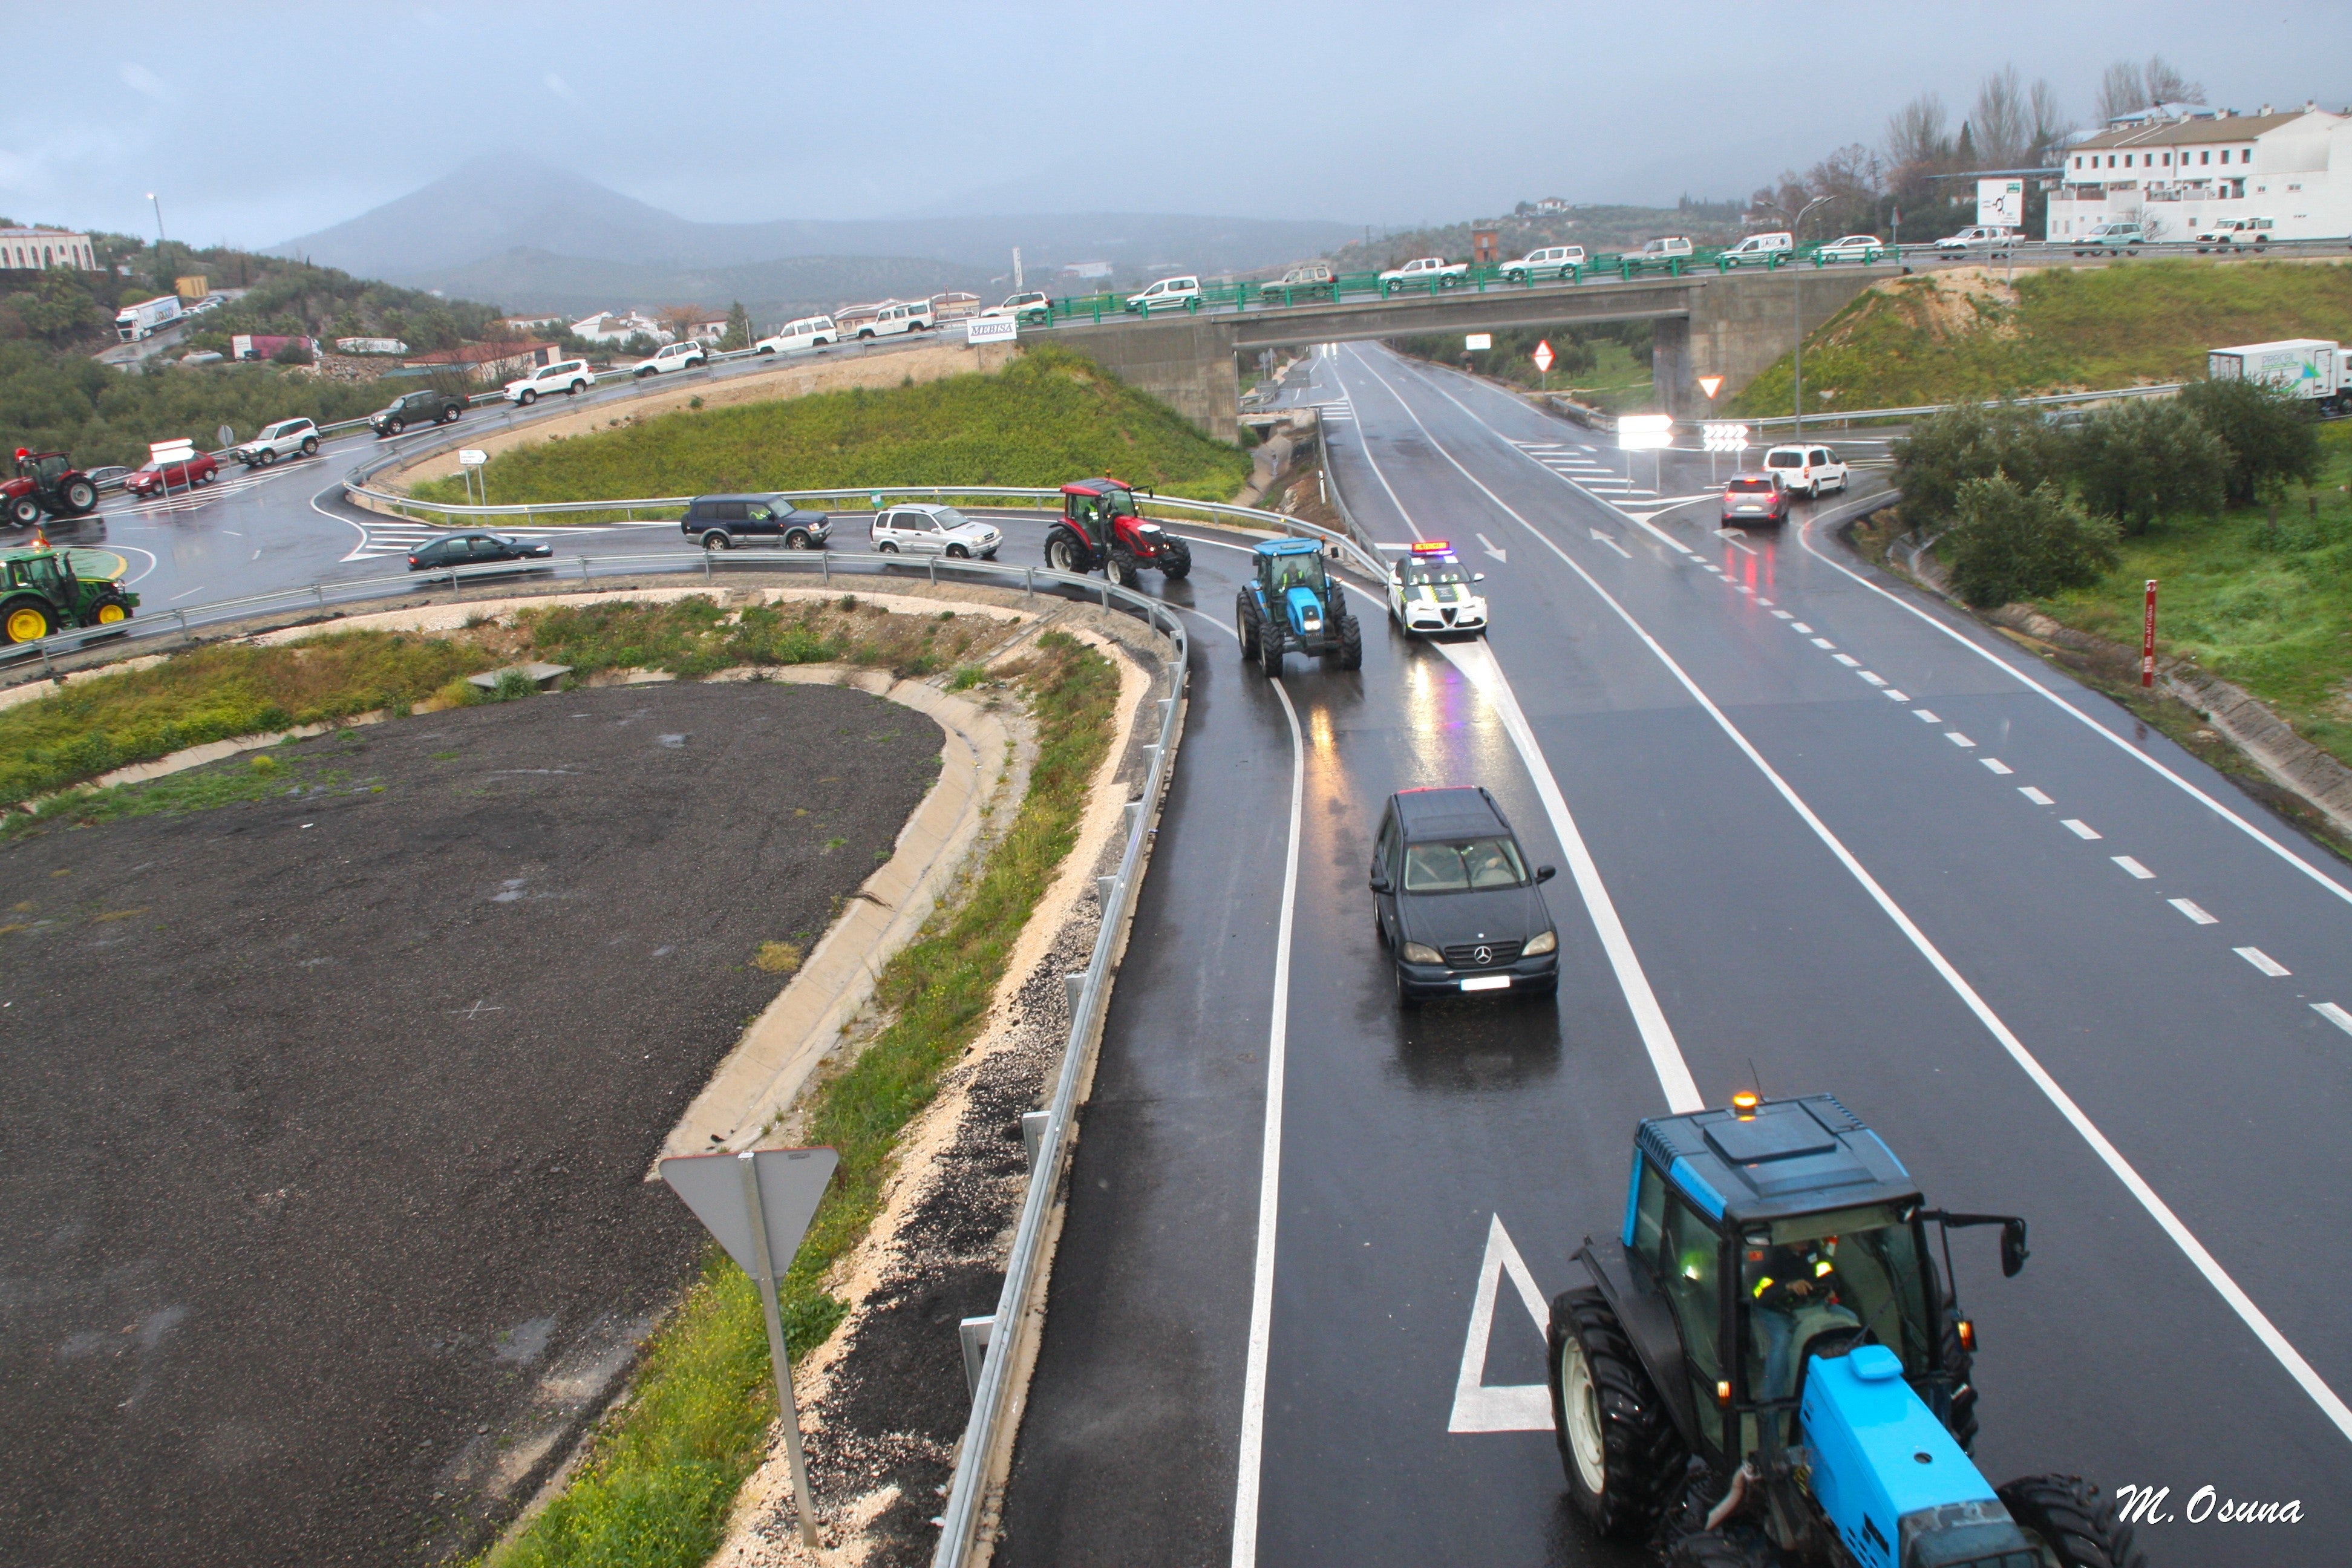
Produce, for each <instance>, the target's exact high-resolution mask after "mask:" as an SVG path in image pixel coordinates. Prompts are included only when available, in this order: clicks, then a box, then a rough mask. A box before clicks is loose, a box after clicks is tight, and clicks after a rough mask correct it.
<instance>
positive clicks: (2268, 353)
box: [2205, 338, 2347, 414]
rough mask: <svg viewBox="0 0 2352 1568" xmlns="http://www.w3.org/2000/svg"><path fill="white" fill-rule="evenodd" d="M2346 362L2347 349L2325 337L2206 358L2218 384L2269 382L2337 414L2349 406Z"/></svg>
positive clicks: (2286, 340) (2214, 353)
mask: <svg viewBox="0 0 2352 1568" xmlns="http://www.w3.org/2000/svg"><path fill="white" fill-rule="evenodd" d="M2346 359H2347V355H2346V354H2345V352H2344V350H2343V349H2342V348H2341V347H2339V346H2338V345H2337V344H2336V343H2334V342H2330V341H2328V340H2327V339H2326V338H2282V339H2281V340H2280V341H2278V342H2274V343H2247V344H2244V345H2242V347H2239V348H2233V349H2213V350H2211V351H2210V352H2209V353H2207V354H2206V355H2205V374H2207V375H2209V376H2210V377H2211V378H2212V379H2214V380H2215V381H2266V382H2269V383H2270V384H2272V385H2273V386H2275V387H2277V388H2279V389H2280V390H2281V391H2283V392H2286V393H2288V394H2290V395H2294V396H2296V397H2307V398H2310V399H2311V400H2312V401H2313V402H2315V403H2316V404H2318V405H2319V406H2320V409H2321V410H2322V412H2324V413H2327V414H2338V413H2342V412H2343V411H2344V409H2345V405H2346V402H2345V400H2346V393H2345V380H2346V370H2345V364H2346Z"/></svg>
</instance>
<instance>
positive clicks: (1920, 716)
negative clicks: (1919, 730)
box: [1911, 708, 1943, 724]
mask: <svg viewBox="0 0 2352 1568" xmlns="http://www.w3.org/2000/svg"><path fill="white" fill-rule="evenodd" d="M1911 717H1913V718H1914V719H1916V720H1918V721H1919V722H1921V723H1922V724H1940V723H1942V722H1943V721H1942V720H1941V719H1938V718H1937V717H1936V715H1935V712H1934V710H1931V709H1927V708H1914V709H1913V710H1911Z"/></svg>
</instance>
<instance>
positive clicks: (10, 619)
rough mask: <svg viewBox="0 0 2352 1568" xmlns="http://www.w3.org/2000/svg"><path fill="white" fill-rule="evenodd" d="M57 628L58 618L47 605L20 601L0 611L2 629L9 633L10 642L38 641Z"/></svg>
mask: <svg viewBox="0 0 2352 1568" xmlns="http://www.w3.org/2000/svg"><path fill="white" fill-rule="evenodd" d="M57 629H58V623H57V618H56V617H55V616H51V615H50V614H49V610H48V606H47V605H36V604H32V603H29V602H20V603H17V604H14V605H9V606H8V608H7V609H6V610H5V612H0V631H5V632H6V633H7V635H8V640H9V641H10V642H38V641H40V640H41V639H42V638H43V637H48V636H50V635H51V634H53V633H54V632H56V630H57Z"/></svg>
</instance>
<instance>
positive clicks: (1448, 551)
mask: <svg viewBox="0 0 2352 1568" xmlns="http://www.w3.org/2000/svg"><path fill="white" fill-rule="evenodd" d="M1484 581H1486V574H1485V573H1484V572H1467V571H1465V570H1463V566H1462V558H1461V557H1460V556H1458V555H1456V554H1454V546H1453V545H1451V544H1449V543H1447V542H1445V541H1444V540H1442V539H1424V540H1423V541H1421V542H1418V543H1416V544H1414V545H1413V546H1412V549H1411V550H1409V551H1407V552H1406V553H1405V557H1404V559H1403V560H1402V561H1400V562H1398V563H1396V564H1395V565H1394V566H1392V567H1391V568H1390V569H1389V615H1390V616H1391V617H1392V618H1393V619H1394V620H1395V621H1396V624H1397V625H1398V626H1402V627H1403V628H1404V629H1405V631H1406V632H1407V633H1408V634H1410V633H1413V632H1422V633H1427V634H1431V635H1434V634H1436V633H1440V632H1478V633H1481V634H1483V633H1484V632H1485V631H1486V600H1485V599H1484V598H1482V597H1480V596H1479V595H1476V594H1474V593H1472V592H1471V591H1470V584H1473V583H1482V582H1484Z"/></svg>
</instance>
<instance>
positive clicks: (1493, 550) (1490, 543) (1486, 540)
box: [1476, 533, 1510, 563]
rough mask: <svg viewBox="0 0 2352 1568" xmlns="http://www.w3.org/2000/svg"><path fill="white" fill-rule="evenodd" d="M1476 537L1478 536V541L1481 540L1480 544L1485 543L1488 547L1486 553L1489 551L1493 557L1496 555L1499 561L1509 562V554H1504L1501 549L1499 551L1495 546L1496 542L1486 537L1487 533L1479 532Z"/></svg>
mask: <svg viewBox="0 0 2352 1568" xmlns="http://www.w3.org/2000/svg"><path fill="white" fill-rule="evenodd" d="M1476 538H1477V541H1478V542H1479V543H1480V544H1483V545H1485V546H1486V553H1487V554H1489V555H1491V556H1493V557H1494V558H1495V559H1496V560H1497V561H1500V562H1504V563H1509V561H1510V557H1509V556H1507V555H1506V554H1504V553H1503V552H1501V551H1499V550H1497V549H1496V548H1495V542H1494V541H1493V540H1491V539H1489V538H1487V537H1486V535H1485V534H1483V533H1481V534H1478V535H1477V536H1476Z"/></svg>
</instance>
